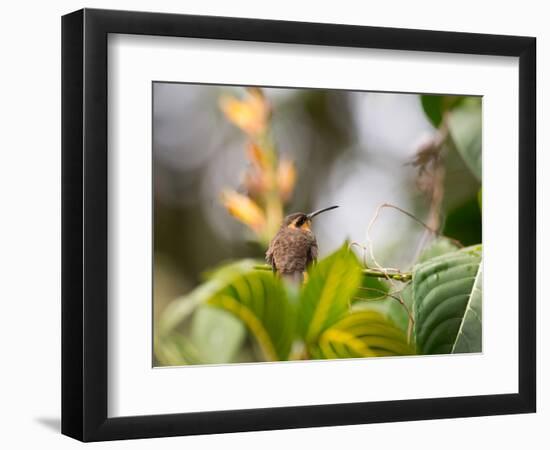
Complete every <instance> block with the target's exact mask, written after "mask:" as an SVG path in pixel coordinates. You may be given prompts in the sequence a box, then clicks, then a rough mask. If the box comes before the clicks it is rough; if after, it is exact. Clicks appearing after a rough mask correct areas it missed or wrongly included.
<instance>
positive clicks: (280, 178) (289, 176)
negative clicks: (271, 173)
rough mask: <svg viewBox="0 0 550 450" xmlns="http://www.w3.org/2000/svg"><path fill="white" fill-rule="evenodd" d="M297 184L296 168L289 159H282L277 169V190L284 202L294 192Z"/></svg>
mask: <svg viewBox="0 0 550 450" xmlns="http://www.w3.org/2000/svg"><path fill="white" fill-rule="evenodd" d="M295 184H296V167H295V166H294V163H293V162H292V161H291V160H289V159H282V160H281V162H280V163H279V167H277V188H278V189H279V194H280V195H281V197H282V198H283V201H285V202H286V201H287V200H288V199H289V198H290V197H291V196H292V192H293V191H294V185H295Z"/></svg>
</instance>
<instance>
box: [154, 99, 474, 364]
mask: <svg viewBox="0 0 550 450" xmlns="http://www.w3.org/2000/svg"><path fill="white" fill-rule="evenodd" d="M316 101H317V102H319V101H322V98H321V97H318V96H317V97H316V96H313V97H311V99H309V100H308V102H306V107H307V108H310V109H313V110H315V111H317V110H319V109H320V106H319V105H317V106H318V107H314V106H315V104H314V103H315V102H316ZM420 101H421V104H422V107H423V109H424V112H425V113H426V116H427V118H428V119H429V120H430V122H431V123H432V124H433V125H434V127H435V131H434V134H433V136H432V137H431V138H430V139H429V140H428V141H426V142H424V143H423V144H422V145H420V146H419V148H418V149H417V152H416V154H415V157H414V158H413V160H412V161H411V163H412V165H414V166H415V167H416V170H417V180H416V181H417V188H418V190H419V192H421V193H422V195H423V196H424V197H425V198H426V199H427V200H428V203H429V213H428V217H427V220H426V223H425V224H424V225H425V228H426V232H425V234H424V236H423V237H422V240H421V242H420V246H419V249H420V251H419V253H418V254H417V256H416V258H415V261H414V263H413V264H412V266H411V268H410V270H409V271H408V272H401V271H399V270H397V269H385V268H383V267H380V266H378V265H377V264H376V263H375V261H367V258H363V259H364V260H363V261H359V259H358V258H357V256H356V254H355V253H354V252H352V251H351V250H350V248H351V247H352V246H350V245H349V244H348V243H344V244H343V245H342V246H341V248H340V249H338V250H337V251H335V252H334V253H332V254H331V255H329V256H327V257H326V258H324V259H322V260H321V261H319V262H318V263H317V264H314V265H312V266H311V267H310V268H309V269H308V276H307V277H306V281H305V282H304V284H303V285H302V286H301V287H296V286H295V285H293V284H287V283H286V282H285V281H284V280H282V279H281V278H279V277H278V276H277V275H276V274H274V273H272V272H271V271H270V270H266V269H269V268H268V267H266V266H265V265H264V264H262V263H261V262H260V261H257V260H254V259H242V260H237V261H235V262H231V263H226V264H222V265H221V266H219V267H217V268H215V269H213V270H210V271H209V272H208V273H206V274H205V279H204V280H203V282H202V283H201V284H199V286H198V287H196V288H195V289H194V290H193V291H191V292H190V293H189V294H187V295H185V296H182V297H178V298H176V299H174V300H173V301H171V302H170V303H169V304H168V305H167V306H166V307H165V308H164V309H163V311H162V312H161V313H160V314H159V315H158V316H156V324H155V339H154V355H155V362H156V364H158V365H185V364H209V363H211V364H212V363H214V364H215V363H217V364H220V363H228V362H242V361H286V360H303V359H332V358H362V357H378V356H400V355H415V354H439V353H465V352H480V351H481V317H482V310H481V299H482V262H481V261H482V247H481V244H480V242H481V186H480V183H481V100H480V99H478V98H469V97H468V98H466V97H459V96H431V95H430V96H421V97H420ZM321 106H322V105H321ZM220 107H221V110H222V111H223V113H224V115H225V116H226V118H227V119H228V120H229V121H230V122H231V123H233V124H234V125H235V126H237V127H238V128H239V129H240V130H242V132H243V133H244V135H245V136H246V138H247V140H248V144H247V147H246V157H247V160H248V167H247V168H246V170H245V172H244V174H243V178H242V180H243V181H242V188H243V189H241V191H238V190H235V189H226V190H225V191H224V193H223V196H222V202H223V204H224V206H225V208H226V209H227V211H228V212H229V213H230V214H231V215H232V216H233V217H235V218H236V219H237V220H239V221H240V222H242V223H243V224H245V225H246V226H247V227H248V229H249V230H250V231H251V232H252V234H253V236H254V239H255V240H256V242H257V243H259V244H260V246H263V247H264V248H265V247H266V246H267V244H268V242H269V240H270V239H271V237H272V236H273V234H274V233H275V232H276V230H277V228H278V227H279V225H280V223H281V220H282V217H283V214H284V209H285V205H286V204H288V202H289V201H290V199H291V197H292V194H293V191H294V188H295V186H296V182H297V172H296V168H295V164H294V162H293V161H291V160H290V159H285V158H280V157H279V152H278V150H277V147H276V145H275V141H274V139H273V135H272V134H273V129H272V128H273V127H272V124H271V121H272V114H273V111H272V107H271V105H270V104H269V103H268V102H267V99H266V98H265V96H264V95H263V93H262V91H261V90H260V89H257V88H252V89H248V90H247V92H246V94H245V96H244V98H242V99H238V98H235V97H233V96H224V97H222V99H221V101H220ZM321 109H322V108H321ZM322 116H323V114H322ZM457 167H458V169H457ZM456 170H466V171H468V177H470V178H468V179H469V180H472V183H471V184H472V186H471V189H469V190H466V191H465V192H466V193H467V196H466V197H465V198H458V199H451V200H450V199H449V196H448V195H447V192H449V190H450V189H449V183H450V180H453V173H454V172H455V171H456ZM474 244H475V245H474ZM463 245H468V247H465V248H463V247H462V246H463ZM371 259H372V258H371ZM373 264H374V267H373Z"/></svg>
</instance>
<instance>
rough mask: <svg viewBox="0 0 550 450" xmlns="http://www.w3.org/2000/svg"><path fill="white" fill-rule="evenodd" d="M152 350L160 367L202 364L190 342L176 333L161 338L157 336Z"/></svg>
mask: <svg viewBox="0 0 550 450" xmlns="http://www.w3.org/2000/svg"><path fill="white" fill-rule="evenodd" d="M154 350H155V358H156V360H157V361H158V363H159V365H160V366H184V365H188V364H202V363H203V361H202V360H201V358H200V356H199V352H198V350H197V349H196V348H195V347H194V346H193V344H192V342H191V341H190V340H189V339H188V338H187V337H185V336H184V335H182V334H181V333H178V332H173V333H170V334H169V335H166V336H163V337H158V336H157V337H156V338H155V343H154Z"/></svg>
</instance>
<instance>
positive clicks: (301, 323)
mask: <svg viewBox="0 0 550 450" xmlns="http://www.w3.org/2000/svg"><path fill="white" fill-rule="evenodd" d="M360 283H361V266H360V265H359V262H358V261H357V258H356V256H355V254H354V253H353V252H351V251H350V250H349V249H348V245H347V244H344V245H343V246H342V247H341V248H340V249H339V250H337V251H336V252H334V253H333V254H332V255H330V256H328V257H327V258H325V259H323V260H322V261H321V262H319V263H318V264H316V265H314V266H312V267H311V268H310V269H309V271H308V281H307V282H306V283H305V285H304V286H303V288H302V291H301V293H300V306H299V313H298V332H299V334H300V335H301V336H302V338H304V340H305V341H306V343H309V342H314V341H316V340H317V338H318V336H319V335H320V334H321V333H322V332H323V331H324V330H326V329H327V328H328V327H330V326H331V325H333V324H334V323H335V322H337V321H338V320H339V319H341V318H342V317H343V316H344V315H345V314H346V313H347V312H348V311H349V309H350V306H351V301H352V297H353V296H354V294H355V293H356V292H357V289H358V287H359V285H360Z"/></svg>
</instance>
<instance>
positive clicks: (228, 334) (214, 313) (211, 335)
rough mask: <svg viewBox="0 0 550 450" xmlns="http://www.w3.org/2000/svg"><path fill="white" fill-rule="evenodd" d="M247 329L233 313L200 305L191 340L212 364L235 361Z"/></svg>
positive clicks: (202, 356) (206, 360) (192, 323)
mask: <svg viewBox="0 0 550 450" xmlns="http://www.w3.org/2000/svg"><path fill="white" fill-rule="evenodd" d="M245 335H246V330H245V327H244V325H243V323H242V322H241V321H240V320H238V319H236V318H235V317H234V316H233V315H231V314H229V313H227V312H225V311H223V310H221V309H218V308H213V307H211V306H206V305H205V306H200V307H199V308H198V309H197V310H196V311H195V313H194V314H193V320H192V322H191V341H192V342H193V344H194V345H195V347H196V349H197V350H198V353H199V354H200V355H201V358H202V359H203V360H204V361H205V362H207V363H212V364H224V363H228V362H231V361H233V358H234V357H235V355H236V354H237V352H238V351H239V349H240V347H241V345H242V343H243V341H244V338H245Z"/></svg>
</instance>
